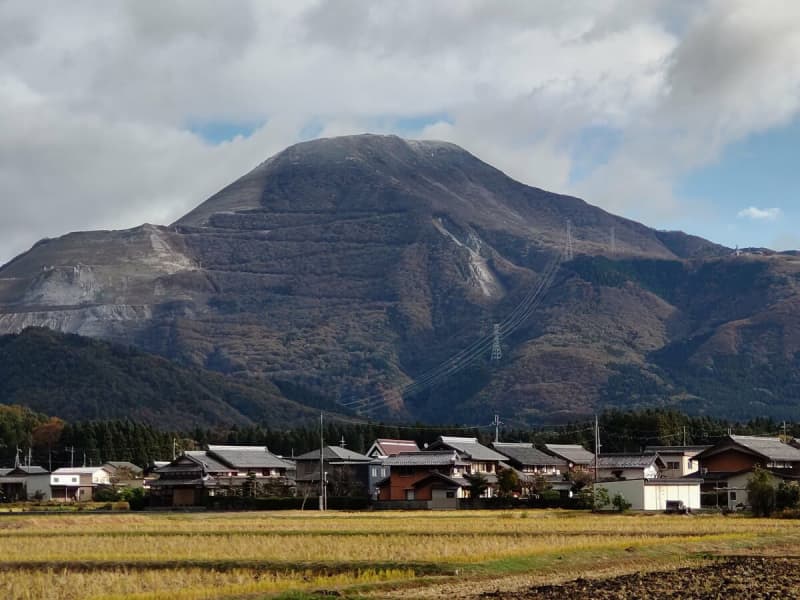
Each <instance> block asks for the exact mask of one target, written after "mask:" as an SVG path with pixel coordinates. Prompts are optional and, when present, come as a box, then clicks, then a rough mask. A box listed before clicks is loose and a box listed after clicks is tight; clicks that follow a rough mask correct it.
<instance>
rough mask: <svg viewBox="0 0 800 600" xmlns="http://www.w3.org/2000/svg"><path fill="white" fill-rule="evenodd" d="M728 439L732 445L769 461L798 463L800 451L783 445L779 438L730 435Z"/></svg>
mask: <svg viewBox="0 0 800 600" xmlns="http://www.w3.org/2000/svg"><path fill="white" fill-rule="evenodd" d="M729 437H730V439H731V440H733V442H734V443H736V444H738V445H740V446H743V447H745V448H747V449H749V450H752V451H753V452H755V453H757V454H761V455H762V456H765V457H766V458H768V459H769V460H776V461H784V462H800V450H798V449H797V448H794V447H793V446H789V445H788V444H784V443H783V442H782V441H781V440H780V439H779V438H769V437H756V436H752V435H731V436H729Z"/></svg>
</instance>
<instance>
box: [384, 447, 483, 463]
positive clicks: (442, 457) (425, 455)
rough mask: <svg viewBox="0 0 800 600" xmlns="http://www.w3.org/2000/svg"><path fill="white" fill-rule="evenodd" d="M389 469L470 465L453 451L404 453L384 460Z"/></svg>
mask: <svg viewBox="0 0 800 600" xmlns="http://www.w3.org/2000/svg"><path fill="white" fill-rule="evenodd" d="M383 464H384V465H386V466H389V467H416V466H420V467H440V466H449V465H458V466H466V465H468V464H469V463H467V462H465V461H463V460H461V459H460V458H459V457H458V455H457V454H456V453H455V452H453V451H452V450H445V451H429V452H403V453H402V454H398V455H396V456H389V457H387V458H384V459H383Z"/></svg>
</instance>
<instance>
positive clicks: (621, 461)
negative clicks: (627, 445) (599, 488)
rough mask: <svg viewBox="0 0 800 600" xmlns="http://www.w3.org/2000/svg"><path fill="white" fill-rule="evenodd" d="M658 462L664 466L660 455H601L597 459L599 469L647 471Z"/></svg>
mask: <svg viewBox="0 0 800 600" xmlns="http://www.w3.org/2000/svg"><path fill="white" fill-rule="evenodd" d="M656 462H657V463H659V466H661V467H663V466H664V461H663V460H662V459H661V458H660V457H659V456H658V454H606V455H602V454H601V455H600V456H598V457H597V467H598V468H599V469H646V468H647V467H649V466H650V465H652V464H653V463H656Z"/></svg>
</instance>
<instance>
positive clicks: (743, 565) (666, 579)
mask: <svg viewBox="0 0 800 600" xmlns="http://www.w3.org/2000/svg"><path fill="white" fill-rule="evenodd" d="M477 598H481V599H495V600H512V599H514V600H516V599H521V600H525V599H534V598H535V599H536V600H563V599H565V598H592V599H594V600H623V599H624V600H630V599H632V598H664V599H672V598H674V599H676V600H677V599H680V600H689V599H691V600H717V599H720V598H730V599H734V598H748V599H754V600H755V599H760V600H772V599H775V600H778V599H787V598H800V558H766V557H736V558H730V559H721V560H720V561H719V562H716V563H715V564H712V565H708V566H705V567H699V568H694V569H681V570H677V571H660V572H659V571H657V572H651V573H645V574H639V573H637V574H634V575H623V576H619V577H612V578H610V579H585V578H580V579H576V580H574V581H570V582H568V583H564V584H562V585H545V586H538V587H532V588H529V589H527V590H516V591H514V592H486V593H483V594H481V595H479V596H477Z"/></svg>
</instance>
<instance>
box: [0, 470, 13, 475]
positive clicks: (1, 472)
mask: <svg viewBox="0 0 800 600" xmlns="http://www.w3.org/2000/svg"><path fill="white" fill-rule="evenodd" d="M9 473H11V469H0V477H2V476H3V475H8V474H9Z"/></svg>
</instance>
